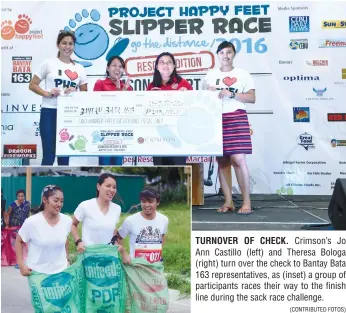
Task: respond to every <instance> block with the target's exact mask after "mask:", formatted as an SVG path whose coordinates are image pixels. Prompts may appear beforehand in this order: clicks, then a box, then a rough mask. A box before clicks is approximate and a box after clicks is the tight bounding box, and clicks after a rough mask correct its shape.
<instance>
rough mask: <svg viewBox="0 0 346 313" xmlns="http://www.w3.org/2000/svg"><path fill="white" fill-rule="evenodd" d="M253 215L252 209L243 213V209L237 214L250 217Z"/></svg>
mask: <svg viewBox="0 0 346 313" xmlns="http://www.w3.org/2000/svg"><path fill="white" fill-rule="evenodd" d="M252 213H253V210H252V209H250V210H243V211H242V209H239V210H238V212H237V214H238V215H250V214H252Z"/></svg>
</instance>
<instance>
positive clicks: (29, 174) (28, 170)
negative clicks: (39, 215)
mask: <svg viewBox="0 0 346 313" xmlns="http://www.w3.org/2000/svg"><path fill="white" fill-rule="evenodd" d="M31 186H32V168H31V167H30V166H28V167H27V168H26V200H28V201H29V202H31Z"/></svg>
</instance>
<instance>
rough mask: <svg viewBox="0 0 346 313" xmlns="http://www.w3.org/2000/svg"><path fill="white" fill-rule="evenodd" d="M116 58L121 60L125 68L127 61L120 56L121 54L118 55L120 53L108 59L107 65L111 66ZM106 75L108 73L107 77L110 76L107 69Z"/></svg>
mask: <svg viewBox="0 0 346 313" xmlns="http://www.w3.org/2000/svg"><path fill="white" fill-rule="evenodd" d="M115 59H117V60H119V62H120V64H121V66H122V67H123V69H125V62H124V60H123V58H122V57H120V56H118V55H114V56H112V57H111V58H110V59H109V60H108V62H107V67H110V66H111V64H112V62H113V61H114V60H115ZM106 75H107V77H108V76H109V72H108V71H107V70H106Z"/></svg>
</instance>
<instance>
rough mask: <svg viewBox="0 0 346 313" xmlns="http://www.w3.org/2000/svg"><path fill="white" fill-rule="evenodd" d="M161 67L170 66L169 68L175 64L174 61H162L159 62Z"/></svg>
mask: <svg viewBox="0 0 346 313" xmlns="http://www.w3.org/2000/svg"><path fill="white" fill-rule="evenodd" d="M159 65H162V66H163V65H168V66H173V65H174V64H173V62H172V61H167V62H163V61H160V62H159Z"/></svg>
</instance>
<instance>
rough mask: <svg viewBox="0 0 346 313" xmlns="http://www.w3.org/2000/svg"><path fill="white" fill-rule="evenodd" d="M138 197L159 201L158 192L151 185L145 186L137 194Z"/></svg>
mask: <svg viewBox="0 0 346 313" xmlns="http://www.w3.org/2000/svg"><path fill="white" fill-rule="evenodd" d="M139 199H140V200H142V199H156V201H157V202H159V201H160V193H159V192H158V191H157V190H156V189H154V188H153V187H150V186H146V187H144V188H143V189H142V191H141V192H140V194H139Z"/></svg>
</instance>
